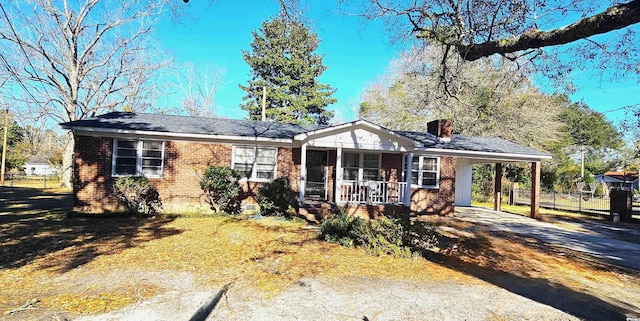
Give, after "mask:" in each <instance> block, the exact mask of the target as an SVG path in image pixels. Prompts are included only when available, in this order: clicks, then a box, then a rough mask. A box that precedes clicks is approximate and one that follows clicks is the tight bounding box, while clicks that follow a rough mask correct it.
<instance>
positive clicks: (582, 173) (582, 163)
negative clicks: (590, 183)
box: [580, 144, 584, 179]
mask: <svg viewBox="0 0 640 321" xmlns="http://www.w3.org/2000/svg"><path fill="white" fill-rule="evenodd" d="M580 177H581V178H583V179H584V144H580Z"/></svg>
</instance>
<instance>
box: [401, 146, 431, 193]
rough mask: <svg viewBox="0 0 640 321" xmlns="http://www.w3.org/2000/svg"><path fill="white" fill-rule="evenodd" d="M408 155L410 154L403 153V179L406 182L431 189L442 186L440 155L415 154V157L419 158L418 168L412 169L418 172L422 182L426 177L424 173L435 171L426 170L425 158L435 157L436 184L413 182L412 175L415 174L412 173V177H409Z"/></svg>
mask: <svg viewBox="0 0 640 321" xmlns="http://www.w3.org/2000/svg"><path fill="white" fill-rule="evenodd" d="M408 157H409V155H407V154H404V155H402V179H403V180H404V181H405V182H408V183H410V184H411V187H416V188H429V189H437V188H440V157H438V156H429V155H419V156H416V155H414V156H413V157H414V158H418V169H417V170H413V169H412V170H411V172H412V173H413V172H415V171H417V172H418V182H420V183H421V182H422V181H423V178H424V173H425V172H430V173H433V171H430V170H425V169H424V160H425V159H435V160H436V170H435V173H436V184H435V185H422V184H413V182H412V181H411V177H412V176H413V175H411V177H409V178H408V179H407V177H406V176H407V163H408Z"/></svg>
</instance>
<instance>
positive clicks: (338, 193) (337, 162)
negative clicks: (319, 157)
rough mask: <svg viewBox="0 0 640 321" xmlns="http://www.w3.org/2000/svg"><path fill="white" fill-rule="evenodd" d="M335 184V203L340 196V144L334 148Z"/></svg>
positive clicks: (338, 200)
mask: <svg viewBox="0 0 640 321" xmlns="http://www.w3.org/2000/svg"><path fill="white" fill-rule="evenodd" d="M335 180H336V186H334V188H335V194H334V195H335V198H336V200H335V201H336V203H338V202H340V201H341V199H340V198H341V196H342V146H338V148H337V149H336V177H335Z"/></svg>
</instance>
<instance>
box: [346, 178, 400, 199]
mask: <svg viewBox="0 0 640 321" xmlns="http://www.w3.org/2000/svg"><path fill="white" fill-rule="evenodd" d="M406 191H407V183H405V182H385V181H353V180H343V181H342V183H341V184H340V196H339V198H338V202H342V203H346V202H353V203H368V204H403V203H404V196H405V194H406Z"/></svg>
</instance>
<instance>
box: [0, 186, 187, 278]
mask: <svg viewBox="0 0 640 321" xmlns="http://www.w3.org/2000/svg"><path fill="white" fill-rule="evenodd" d="M70 208H71V195H70V194H69V193H55V192H47V191H46V190H44V191H43V190H40V189H33V188H18V187H11V188H9V187H0V269H1V268H15V267H21V266H24V265H27V264H30V263H32V262H34V261H36V260H41V261H40V262H38V263H39V266H40V267H41V268H51V269H55V270H57V271H60V272H65V271H68V270H71V269H73V268H75V267H78V266H80V265H83V264H86V263H88V262H91V261H92V260H93V259H95V258H96V257H98V256H100V255H110V254H116V253H119V252H121V251H123V250H125V249H127V248H132V247H136V246H138V245H140V244H141V243H143V242H146V241H150V240H153V239H158V238H163V237H167V236H171V235H175V234H178V233H181V231H180V230H178V229H175V228H169V227H166V226H165V225H166V224H167V223H169V222H171V221H172V220H171V219H162V218H136V217H104V216H99V215H96V216H84V217H83V216H77V215H75V216H73V215H71V216H70V215H68V212H69V210H70Z"/></svg>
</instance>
